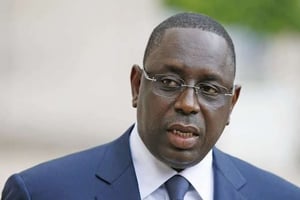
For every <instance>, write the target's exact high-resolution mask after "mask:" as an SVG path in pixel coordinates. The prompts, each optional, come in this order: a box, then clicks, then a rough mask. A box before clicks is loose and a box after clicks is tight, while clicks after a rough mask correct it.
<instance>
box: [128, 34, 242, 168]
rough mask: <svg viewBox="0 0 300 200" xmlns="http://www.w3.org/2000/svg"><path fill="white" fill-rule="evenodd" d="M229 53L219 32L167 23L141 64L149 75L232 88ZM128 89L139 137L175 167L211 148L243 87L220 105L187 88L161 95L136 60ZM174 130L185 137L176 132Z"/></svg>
mask: <svg viewBox="0 0 300 200" xmlns="http://www.w3.org/2000/svg"><path fill="white" fill-rule="evenodd" d="M230 55H231V54H230V49H229V47H228V45H227V43H226V41H225V39H224V38H222V37H221V36H218V35H216V34H214V33H212V32H207V31H202V30H200V29H193V28H171V29H168V30H166V32H165V33H164V35H163V38H162V41H161V43H160V45H159V47H157V48H155V49H154V51H152V53H150V55H149V56H148V58H147V59H146V62H145V69H146V70H147V71H148V72H149V73H151V74H166V73H167V74H170V73H171V74H174V75H178V76H180V77H181V78H182V79H183V80H185V81H186V83H187V84H190V85H194V84H196V83H198V82H202V81H210V82H213V83H218V84H220V85H222V86H225V87H226V88H232V85H233V84H234V66H233V61H232V58H231V56H230ZM131 88H132V105H133V107H136V108H137V124H138V132H139V134H140V137H141V139H142V141H143V142H144V144H145V145H146V147H147V148H148V150H149V151H150V152H151V153H152V155H154V156H155V157H156V158H157V159H159V160H160V161H162V162H163V163H165V164H166V165H168V166H169V167H171V168H173V169H176V170H178V171H180V170H183V169H185V168H187V167H190V166H193V165H195V164H197V163H199V162H200V161H201V160H202V159H203V158H204V157H205V156H206V154H207V153H208V152H209V151H210V150H211V149H212V148H213V146H214V145H215V143H216V142H217V141H218V139H219V137H220V136H221V134H222V132H223V130H224V128H225V126H226V125H227V124H228V123H229V118H230V114H231V112H232V110H233V107H234V105H235V103H236V102H237V100H238V97H239V94H240V89H241V87H240V86H236V87H235V89H234V90H235V93H234V95H233V96H226V97H224V101H222V102H221V103H220V104H214V103H211V104H209V103H207V102H204V101H201V100H200V99H198V98H197V96H196V94H195V91H194V90H193V89H191V88H186V89H185V90H184V91H183V92H182V93H180V94H179V95H178V96H177V97H176V98H174V99H170V98H165V97H162V96H158V95H156V94H155V93H153V88H152V82H151V81H149V80H146V79H145V77H144V75H143V72H142V70H141V68H140V67H139V66H137V65H134V66H133V67H132V71H131ZM178 132H180V133H182V134H186V136H188V137H181V136H179V135H178V134H175V133H178ZM191 133H192V136H191Z"/></svg>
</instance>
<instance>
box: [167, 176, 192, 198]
mask: <svg viewBox="0 0 300 200" xmlns="http://www.w3.org/2000/svg"><path fill="white" fill-rule="evenodd" d="M189 185H190V184H189V182H188V181H187V180H186V179H185V178H184V177H182V176H180V175H175V176H173V177H172V178H170V179H169V180H168V181H167V182H166V183H165V186H166V189H167V191H168V194H169V197H170V200H183V198H184V195H185V193H186V192H187V191H188V189H189Z"/></svg>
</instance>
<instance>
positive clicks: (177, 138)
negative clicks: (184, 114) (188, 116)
mask: <svg viewBox="0 0 300 200" xmlns="http://www.w3.org/2000/svg"><path fill="white" fill-rule="evenodd" d="M167 132H168V134H167V136H168V139H169V142H170V144H171V145H172V146H173V147H175V148H177V149H191V148H193V147H194V146H195V145H196V144H197V142H198V141H199V136H200V130H199V128H197V127H195V126H191V125H182V124H173V125H171V126H170V127H169V128H168V129H167Z"/></svg>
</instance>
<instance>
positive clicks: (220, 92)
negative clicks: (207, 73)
mask: <svg viewBox="0 0 300 200" xmlns="http://www.w3.org/2000/svg"><path fill="white" fill-rule="evenodd" d="M143 73H144V76H145V78H146V79H147V80H149V81H152V85H153V93H155V94H156V95H158V96H162V97H167V98H176V97H177V96H179V95H180V94H181V93H182V92H183V91H184V89H185V88H192V89H194V91H195V94H196V95H197V97H198V98H199V99H204V100H206V101H210V102H212V101H217V102H222V101H223V99H224V97H226V96H233V95H234V86H233V87H232V88H231V89H227V88H226V87H224V86H222V85H219V84H215V83H209V82H201V83H197V84H196V85H187V84H185V82H184V80H183V79H181V78H180V77H178V76H175V75H170V74H155V75H153V76H151V77H150V75H149V73H148V72H146V70H145V69H143Z"/></svg>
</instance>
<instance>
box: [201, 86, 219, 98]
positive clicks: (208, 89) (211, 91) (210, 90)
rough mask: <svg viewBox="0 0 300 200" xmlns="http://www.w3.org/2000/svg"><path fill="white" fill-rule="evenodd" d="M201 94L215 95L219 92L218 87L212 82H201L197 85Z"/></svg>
mask: <svg viewBox="0 0 300 200" xmlns="http://www.w3.org/2000/svg"><path fill="white" fill-rule="evenodd" d="M198 87H199V88H200V91H201V93H202V94H204V95H207V96H217V95H219V94H220V88H219V87H218V86H216V85H213V84H208V83H203V84H200V85H199V86H198Z"/></svg>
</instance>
